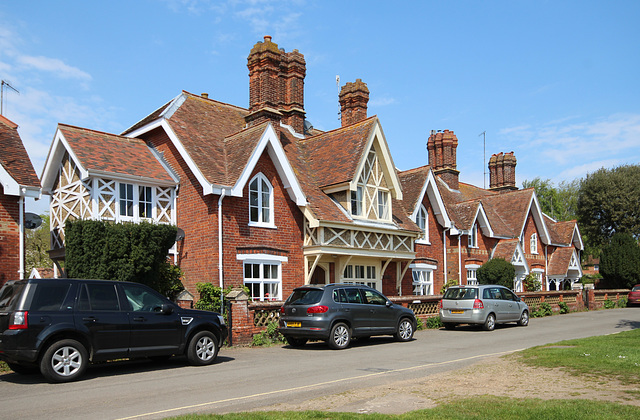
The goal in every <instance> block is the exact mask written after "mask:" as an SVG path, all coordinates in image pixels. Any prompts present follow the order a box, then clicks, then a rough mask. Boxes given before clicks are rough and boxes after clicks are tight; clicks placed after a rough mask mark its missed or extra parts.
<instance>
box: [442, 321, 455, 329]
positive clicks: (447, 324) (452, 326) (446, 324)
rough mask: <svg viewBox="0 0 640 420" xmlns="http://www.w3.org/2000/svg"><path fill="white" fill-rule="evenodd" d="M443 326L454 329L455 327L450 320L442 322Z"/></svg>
mask: <svg viewBox="0 0 640 420" xmlns="http://www.w3.org/2000/svg"><path fill="white" fill-rule="evenodd" d="M442 325H444V328H445V329H446V330H455V329H456V324H454V323H452V322H445V323H444V324H442Z"/></svg>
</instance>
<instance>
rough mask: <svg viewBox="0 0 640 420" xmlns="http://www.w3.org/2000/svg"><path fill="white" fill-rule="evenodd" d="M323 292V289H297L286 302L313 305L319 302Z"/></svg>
mask: <svg viewBox="0 0 640 420" xmlns="http://www.w3.org/2000/svg"><path fill="white" fill-rule="evenodd" d="M323 294H324V291H323V290H320V289H298V290H294V291H293V293H292V294H291V296H289V299H287V303H288V304H289V305H313V304H314V303H318V302H320V299H322V295H323Z"/></svg>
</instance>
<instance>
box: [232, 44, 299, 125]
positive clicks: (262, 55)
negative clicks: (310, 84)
mask: <svg viewBox="0 0 640 420" xmlns="http://www.w3.org/2000/svg"><path fill="white" fill-rule="evenodd" d="M247 67H248V69H249V112H250V114H249V115H247V116H246V117H245V119H246V121H247V124H248V125H249V126H252V125H257V124H260V123H262V122H264V121H271V122H272V123H273V125H274V126H275V127H276V128H277V127H279V125H280V122H281V121H282V122H283V123H284V124H288V125H290V126H292V127H293V129H294V130H295V131H296V132H298V133H303V132H304V118H305V112H304V78H305V76H306V62H305V60H304V55H302V54H301V53H300V52H299V51H298V50H293V51H292V52H290V53H286V52H285V51H284V49H280V48H278V44H276V43H274V42H272V41H271V37H270V36H268V35H267V36H265V37H264V41H263V42H258V43H256V44H255V45H254V46H253V48H252V49H251V52H250V53H249V56H248V57H247Z"/></svg>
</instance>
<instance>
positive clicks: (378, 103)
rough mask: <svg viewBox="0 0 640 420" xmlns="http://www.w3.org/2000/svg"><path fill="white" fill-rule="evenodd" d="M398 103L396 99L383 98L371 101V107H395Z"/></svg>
mask: <svg viewBox="0 0 640 420" xmlns="http://www.w3.org/2000/svg"><path fill="white" fill-rule="evenodd" d="M395 103H396V99H395V98H389V97H383V98H375V99H373V100H371V101H369V106H387V105H393V104H395Z"/></svg>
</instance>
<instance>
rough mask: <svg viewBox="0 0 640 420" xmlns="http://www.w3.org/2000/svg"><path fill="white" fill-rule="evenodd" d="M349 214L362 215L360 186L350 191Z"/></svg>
mask: <svg viewBox="0 0 640 420" xmlns="http://www.w3.org/2000/svg"><path fill="white" fill-rule="evenodd" d="M351 214H353V215H354V216H362V187H358V188H357V189H356V190H355V191H351Z"/></svg>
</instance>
